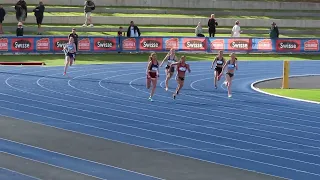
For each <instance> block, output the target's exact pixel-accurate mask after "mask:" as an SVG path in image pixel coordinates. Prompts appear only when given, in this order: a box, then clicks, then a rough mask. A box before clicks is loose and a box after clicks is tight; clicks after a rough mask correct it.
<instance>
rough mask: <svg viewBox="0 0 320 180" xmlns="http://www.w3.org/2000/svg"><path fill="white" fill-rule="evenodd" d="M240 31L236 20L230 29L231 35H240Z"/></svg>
mask: <svg viewBox="0 0 320 180" xmlns="http://www.w3.org/2000/svg"><path fill="white" fill-rule="evenodd" d="M240 33H242V31H241V28H240V22H239V21H236V22H235V25H234V26H233V28H232V31H231V37H240Z"/></svg>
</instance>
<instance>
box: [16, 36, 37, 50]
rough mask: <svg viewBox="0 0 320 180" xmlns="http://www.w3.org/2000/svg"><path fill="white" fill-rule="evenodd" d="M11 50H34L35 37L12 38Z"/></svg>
mask: <svg viewBox="0 0 320 180" xmlns="http://www.w3.org/2000/svg"><path fill="white" fill-rule="evenodd" d="M10 44H11V48H10V49H11V51H12V52H33V51H34V45H35V43H34V38H11V41H10Z"/></svg>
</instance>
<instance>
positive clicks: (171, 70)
mask: <svg viewBox="0 0 320 180" xmlns="http://www.w3.org/2000/svg"><path fill="white" fill-rule="evenodd" d="M169 68H170V66H169V65H167V66H166V69H169ZM170 72H171V73H174V67H171V69H170Z"/></svg>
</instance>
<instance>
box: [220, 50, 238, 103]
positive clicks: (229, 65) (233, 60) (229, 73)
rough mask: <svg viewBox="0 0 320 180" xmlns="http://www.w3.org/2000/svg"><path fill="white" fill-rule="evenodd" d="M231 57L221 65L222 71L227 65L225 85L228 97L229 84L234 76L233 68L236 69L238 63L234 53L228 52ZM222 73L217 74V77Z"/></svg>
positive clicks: (229, 92)
mask: <svg viewBox="0 0 320 180" xmlns="http://www.w3.org/2000/svg"><path fill="white" fill-rule="evenodd" d="M230 56H231V59H230V60H228V61H227V63H226V64H225V65H224V66H223V68H222V72H223V71H224V69H225V68H226V67H227V73H226V86H227V87H228V97H229V98H230V97H232V95H231V84H232V79H233V76H234V70H238V63H237V58H236V55H235V53H231V54H230ZM222 74H223V73H221V74H220V75H219V78H220V77H221V76H222Z"/></svg>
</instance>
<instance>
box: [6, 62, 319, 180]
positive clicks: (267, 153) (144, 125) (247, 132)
mask: <svg viewBox="0 0 320 180" xmlns="http://www.w3.org/2000/svg"><path fill="white" fill-rule="evenodd" d="M190 65H191V70H192V72H191V73H190V74H187V77H186V80H185V86H184V88H183V89H182V91H181V93H180V95H179V96H178V97H177V99H176V100H173V99H172V92H165V91H164V89H163V86H164V83H163V80H164V70H163V69H161V77H160V80H161V81H159V82H158V88H157V90H156V95H155V97H154V100H155V101H154V102H149V101H148V100H147V99H148V93H149V92H148V90H147V89H146V88H145V67H146V64H145V63H135V64H126V65H123V64H113V65H86V66H81V65H76V66H74V67H72V68H71V69H69V77H63V76H62V71H63V67H7V66H3V67H0V71H1V73H0V83H1V86H0V115H3V116H9V117H15V118H19V119H25V121H32V122H36V123H40V124H45V125H48V126H54V127H58V128H62V129H66V130H72V131H77V132H81V133H85V134H89V135H94V136H99V137H103V138H106V139H112V140H116V141H121V142H125V143H129V144H135V145H138V146H143V147H147V148H152V149H156V150H161V151H167V152H170V153H175V154H180V155H184V156H189V157H193V158H196V159H202V160H206V161H211V162H215V163H220V164H225V165H229V166H233V167H238V168H242V169H248V170H252V171H257V172H261V173H265V174H270V175H274V176H278V177H283V178H287V179H298V180H306V179H308V180H316V179H320V171H319V169H320V111H319V108H320V106H319V105H316V104H308V103H304V102H298V101H292V100H286V99H282V98H277V97H271V96H267V95H264V94H260V93H258V92H255V91H253V90H251V88H250V85H251V83H252V82H254V81H256V80H260V79H265V78H271V77H278V76H281V74H282V62H270V61H269V62H245V61H243V62H240V63H239V70H238V71H237V72H236V74H235V79H234V84H233V97H232V98H231V99H229V98H228V97H227V93H226V90H225V87H223V86H220V85H219V88H218V89H217V90H215V89H213V79H212V74H213V73H212V70H211V69H210V62H190ZM319 67H320V62H319V61H305V62H303V61H297V62H291V69H290V71H291V75H301V74H312V73H314V74H319ZM222 82H223V79H222V80H221V82H220V84H221V83H222ZM160 86H161V87H162V88H161V87H160ZM175 86H176V82H175V81H173V80H171V81H170V91H172V90H173V89H174V88H175ZM75 112H76V113H75ZM0 138H1V137H0ZM0 152H6V153H9V154H13V155H17V156H21V157H25V158H30V159H34V160H37V161H40V162H45V163H48V164H52V165H55V166H58V167H63V168H66V169H71V170H74V171H77V172H82V173H85V174H89V175H91V176H94V177H99V178H101V179H121V178H123V177H130V179H132V180H134V179H140V180H145V179H154V178H152V177H150V176H146V175H143V174H139V173H135V172H129V171H126V170H123V169H119V168H115V167H111V166H105V165H99V164H95V163H93V162H88V161H85V160H84V159H77V158H75V157H67V156H64V155H62V154H59V153H56V152H49V151H46V150H44V149H39V148H37V147H31V146H28V145H25V144H20V143H18V142H13V141H9V140H7V139H3V138H1V139H0ZM35 154H36V155H35ZM51 157H55V158H51ZM88 166H91V167H92V168H93V169H96V171H88V170H87V168H86V167H88ZM0 172H1V174H3V176H7V177H10V176H11V177H13V176H14V177H16V178H15V179H19V178H20V179H35V178H33V177H27V176H25V175H23V174H19V173H17V172H13V171H10V170H8V169H0Z"/></svg>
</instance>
